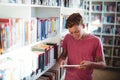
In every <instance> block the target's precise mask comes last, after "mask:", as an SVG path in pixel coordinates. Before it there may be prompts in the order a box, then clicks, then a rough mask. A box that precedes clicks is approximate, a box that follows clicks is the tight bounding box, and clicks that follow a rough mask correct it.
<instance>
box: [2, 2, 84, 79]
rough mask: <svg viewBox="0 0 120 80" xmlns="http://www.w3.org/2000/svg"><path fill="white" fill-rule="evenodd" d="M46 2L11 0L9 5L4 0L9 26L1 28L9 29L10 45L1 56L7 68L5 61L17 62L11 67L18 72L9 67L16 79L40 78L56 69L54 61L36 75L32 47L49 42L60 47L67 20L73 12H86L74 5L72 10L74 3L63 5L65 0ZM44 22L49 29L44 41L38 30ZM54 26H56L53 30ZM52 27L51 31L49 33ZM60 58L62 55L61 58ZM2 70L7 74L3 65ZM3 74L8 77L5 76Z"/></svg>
mask: <svg viewBox="0 0 120 80" xmlns="http://www.w3.org/2000/svg"><path fill="white" fill-rule="evenodd" d="M34 1H36V2H34ZM44 1H45V2H42V3H41V2H39V1H38V0H11V2H8V0H0V19H2V20H3V19H7V26H6V23H5V24H4V25H0V28H2V26H5V27H4V28H5V29H6V28H7V29H8V32H7V30H5V32H6V34H5V36H7V37H5V38H6V40H7V41H6V42H7V43H6V42H5V43H4V46H5V49H4V50H3V54H2V55H0V65H2V66H5V65H6V64H2V62H4V60H5V61H8V62H9V60H8V59H10V62H15V63H9V64H10V65H16V66H17V68H15V71H14V68H11V69H10V71H9V69H8V68H7V69H8V72H12V73H11V74H12V76H13V79H12V80H24V79H27V80H31V79H37V78H38V77H40V76H41V75H42V74H44V73H45V72H46V71H48V70H49V69H50V68H51V67H52V66H54V65H55V63H53V62H52V63H50V65H49V66H47V68H46V69H45V70H44V71H42V72H39V73H38V74H36V73H33V60H34V57H33V52H32V51H31V47H32V46H33V45H36V44H39V43H45V42H55V43H57V44H58V45H59V44H60V40H61V36H62V35H63V32H66V30H64V29H62V26H63V17H64V16H67V15H69V14H71V13H73V12H80V13H81V12H83V9H76V8H77V7H78V6H79V5H77V6H75V5H74V8H72V6H73V4H71V3H69V4H71V5H70V6H68V5H67V6H66V7H64V6H65V5H66V4H68V3H65V4H63V3H64V2H63V1H62V0H52V1H51V2H50V3H49V2H47V0H44ZM56 1H58V2H56ZM59 1H61V2H59ZM76 1H77V0H76ZM78 1H79V0H78ZM77 4H78V3H77ZM69 7H71V8H69ZM82 14H83V13H82ZM83 15H84V14H83ZM42 21H43V23H45V24H44V26H46V25H47V26H49V27H46V28H44V29H43V30H44V31H41V32H42V33H44V35H42V37H41V38H40V37H39V36H38V34H37V33H38V32H39V31H37V30H36V29H40V28H38V27H37V26H38V25H40V23H42ZM38 22H39V23H38ZM52 22H53V23H52ZM53 25H54V27H51V26H53ZM11 26H12V28H11ZM16 26H17V27H16ZM9 27H10V29H12V30H13V31H11V33H10V32H9ZM13 27H14V29H13ZM19 28H20V29H19ZM48 28H49V29H50V32H46V30H47V29H48ZM31 30H32V31H31ZM48 31H49V30H48ZM45 32H46V33H47V34H46V33H45ZM64 34H65V33H64ZM11 35H12V37H11ZM16 39H17V40H16ZM9 40H10V42H11V43H12V44H11V43H10V42H9ZM6 46H7V47H6ZM58 51H59V50H58ZM59 55H60V52H59V54H58V56H59ZM18 66H19V67H18ZM0 69H3V70H2V71H4V69H5V68H3V67H1V66H0ZM17 71H18V72H19V73H18V72H17ZM13 72H15V73H13ZM16 73H18V74H16ZM0 74H2V75H4V74H3V73H0ZM15 74H16V75H15ZM7 76H9V78H10V73H7ZM16 76H17V78H16Z"/></svg>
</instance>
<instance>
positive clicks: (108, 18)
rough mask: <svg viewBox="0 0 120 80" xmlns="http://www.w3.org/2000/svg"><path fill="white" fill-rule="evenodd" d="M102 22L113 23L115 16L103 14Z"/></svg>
mask: <svg viewBox="0 0 120 80" xmlns="http://www.w3.org/2000/svg"><path fill="white" fill-rule="evenodd" d="M104 22H105V23H114V22H115V17H114V16H112V15H111V16H104Z"/></svg>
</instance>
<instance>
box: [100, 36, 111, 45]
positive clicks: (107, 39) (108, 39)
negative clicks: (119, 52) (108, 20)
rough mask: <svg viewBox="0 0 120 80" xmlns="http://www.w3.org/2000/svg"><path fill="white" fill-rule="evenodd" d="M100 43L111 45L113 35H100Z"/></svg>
mask: <svg viewBox="0 0 120 80" xmlns="http://www.w3.org/2000/svg"><path fill="white" fill-rule="evenodd" d="M102 43H103V44H105V45H113V37H102Z"/></svg>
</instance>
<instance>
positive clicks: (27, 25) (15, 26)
mask: <svg viewBox="0 0 120 80" xmlns="http://www.w3.org/2000/svg"><path fill="white" fill-rule="evenodd" d="M58 30H59V18H56V17H51V18H46V19H42V18H32V19H31V20H25V19H20V18H8V19H7V18H0V50H1V52H0V54H3V53H6V51H7V50H8V49H9V48H16V47H19V46H23V45H27V44H31V43H34V42H37V41H40V40H44V39H46V38H50V37H53V36H55V35H57V33H58Z"/></svg>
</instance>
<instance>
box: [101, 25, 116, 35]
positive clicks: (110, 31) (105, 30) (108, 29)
mask: <svg viewBox="0 0 120 80" xmlns="http://www.w3.org/2000/svg"><path fill="white" fill-rule="evenodd" d="M114 30H115V28H114V26H111V25H107V26H104V27H103V28H102V33H105V34H114Z"/></svg>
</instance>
